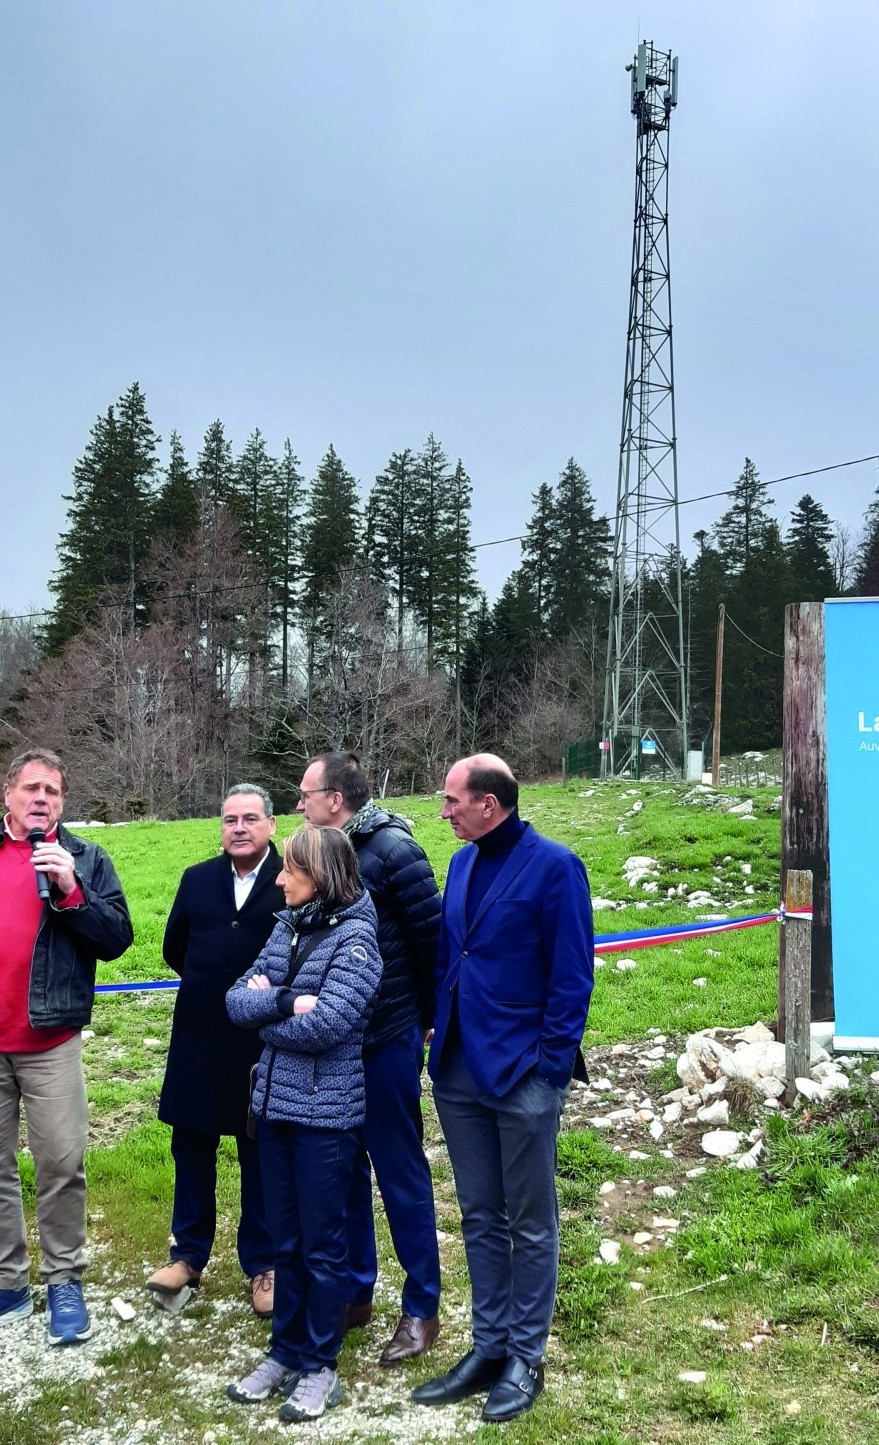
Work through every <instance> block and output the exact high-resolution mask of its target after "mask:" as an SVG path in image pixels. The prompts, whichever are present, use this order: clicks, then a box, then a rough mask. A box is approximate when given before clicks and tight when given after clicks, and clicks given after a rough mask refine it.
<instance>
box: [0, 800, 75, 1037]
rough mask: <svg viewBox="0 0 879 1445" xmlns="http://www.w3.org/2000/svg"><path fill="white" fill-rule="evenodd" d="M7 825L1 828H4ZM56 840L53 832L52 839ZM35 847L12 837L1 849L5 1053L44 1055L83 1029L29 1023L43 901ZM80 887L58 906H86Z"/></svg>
mask: <svg viewBox="0 0 879 1445" xmlns="http://www.w3.org/2000/svg"><path fill="white" fill-rule="evenodd" d="M0 827H2V824H0ZM48 836H49V837H50V838H53V837H54V836H55V833H54V830H53V832H52V833H51V834H49V835H48ZM32 853H33V848H32V847H31V845H30V843H29V842H28V840H27V839H26V838H24V839H22V840H19V839H18V838H12V837H10V835H9V834H8V833H7V834H6V837H5V838H4V840H3V843H2V846H0V911H2V920H3V927H2V942H0V1053H3V1054H39V1053H43V1052H45V1050H46V1049H54V1048H56V1047H57V1045H58V1044H63V1043H66V1042H67V1040H68V1039H72V1038H73V1035H74V1034H75V1033H78V1032H79V1030H78V1029H68V1028H59V1029H32V1028H31V1026H30V1024H29V1022H28V1013H27V999H28V987H29V984H30V977H31V960H32V958H33V953H34V944H35V943H36V939H37V932H38V930H39V927H40V921H41V919H42V916H43V900H42V899H41V898H40V895H39V894H38V893H37V885H36V873H35V872H34V866H33V863H32V862H31V855H32ZM84 902H85V897H84V896H83V892H82V889H81V888H80V886H79V884H78V883H77V885H76V887H75V888H74V890H73V892H72V893H71V894H70V895H69V896H68V897H67V898H65V899H64V900H63V901H62V902H61V903H60V904H58V907H60V908H75V907H77V905H78V904H81V903H84Z"/></svg>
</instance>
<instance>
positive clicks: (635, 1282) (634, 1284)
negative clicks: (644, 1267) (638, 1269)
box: [629, 1279, 644, 1289]
mask: <svg viewBox="0 0 879 1445" xmlns="http://www.w3.org/2000/svg"><path fill="white" fill-rule="evenodd" d="M643 1288H644V1286H643V1284H642V1283H641V1281H640V1280H639V1279H630V1280H629V1289H643Z"/></svg>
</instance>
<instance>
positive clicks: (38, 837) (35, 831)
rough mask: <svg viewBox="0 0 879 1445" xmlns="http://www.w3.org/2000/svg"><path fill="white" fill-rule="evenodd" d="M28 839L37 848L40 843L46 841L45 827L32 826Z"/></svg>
mask: <svg viewBox="0 0 879 1445" xmlns="http://www.w3.org/2000/svg"><path fill="white" fill-rule="evenodd" d="M27 841H28V842H29V843H30V845H31V847H32V848H36V846H37V844H38V843H45V841H46V834H45V831H44V829H42V828H31V830H30V832H29V833H28V835H27Z"/></svg>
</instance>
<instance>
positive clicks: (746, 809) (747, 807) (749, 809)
mask: <svg viewBox="0 0 879 1445" xmlns="http://www.w3.org/2000/svg"><path fill="white" fill-rule="evenodd" d="M729 811H730V812H731V813H738V814H739V816H740V817H748V816H749V815H750V814H751V813H753V811H754V804H753V803H752V802H751V799H750V798H746V799H745V801H744V802H743V803H737V804H736V806H735V807H734V808H730V809H729Z"/></svg>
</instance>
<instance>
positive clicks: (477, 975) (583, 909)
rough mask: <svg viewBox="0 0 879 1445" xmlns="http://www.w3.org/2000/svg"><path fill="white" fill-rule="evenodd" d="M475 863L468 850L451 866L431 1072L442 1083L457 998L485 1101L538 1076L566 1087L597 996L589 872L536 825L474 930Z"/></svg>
mask: <svg viewBox="0 0 879 1445" xmlns="http://www.w3.org/2000/svg"><path fill="white" fill-rule="evenodd" d="M476 854H477V849H476V847H475V845H473V844H470V845H469V846H468V847H466V848H462V849H461V850H460V851H459V852H457V853H456V854H455V855H454V857H453V858H452V861H451V864H450V866H449V876H448V879H447V881H446V889H445V894H444V896H443V912H442V926H441V931H440V946H439V960H438V965H437V1008H436V1022H435V1026H434V1028H435V1032H434V1037H433V1043H432V1045H431V1050H430V1058H429V1061H428V1072H429V1073H430V1076H431V1078H433V1079H435V1078H436V1077H437V1074H438V1072H439V1069H440V1064H441V1060H442V1053H443V1047H444V1045H445V1042H446V1036H447V1030H448V1027H449V1020H450V1017H451V1013H452V1008H453V1003H454V1000H455V996H456V995H457V1008H458V1019H459V1023H460V1030H461V1042H462V1045H463V1049H464V1055H465V1058H466V1060H467V1065H468V1067H469V1069H470V1072H471V1074H472V1075H473V1078H474V1080H475V1082H476V1084H477V1086H478V1088H479V1089H480V1091H481V1092H482V1093H484V1094H487V1095H490V1096H491V1097H492V1098H501V1097H503V1095H504V1094H506V1093H508V1092H509V1090H510V1089H512V1087H513V1086H514V1084H516V1083H517V1082H518V1080H519V1079H521V1078H522V1076H523V1075H524V1074H527V1073H529V1072H530V1070H532V1069H535V1070H536V1071H537V1073H538V1074H539V1075H540V1076H541V1077H542V1078H544V1079H546V1080H547V1081H548V1082H549V1083H551V1084H553V1085H555V1086H556V1088H564V1086H565V1085H566V1084H568V1083H569V1082H570V1079H571V1075H572V1073H573V1068H574V1059H575V1056H576V1053H577V1049H578V1047H579V1045H580V1042H581V1040H582V1038H583V1030H584V1028H585V1026H586V1015H587V1013H588V1012H589V998H590V995H591V993H592V982H593V955H594V938H593V931H592V903H591V901H590V898H589V881H588V879H587V877H586V869H585V868H584V867H583V864H582V862H581V861H580V859H579V858H578V857H576V855H575V854H574V853H572V852H571V851H570V849H569V848H565V847H563V846H562V844H561V843H554V842H553V841H552V840H551V839H549V838H543V837H542V836H541V835H540V834H539V833H536V832H535V831H534V828H533V827H532V826H531V824H530V823H528V824H527V825H526V828H525V832H524V833H523V834H522V837H521V838H520V839H519V842H518V843H517V844H516V846H515V848H514V849H513V851H512V853H511V854H510V856H509V858H508V859H507V860H506V862H505V863H504V865H503V867H502V868H501V870H500V872H499V874H498V876H497V877H496V879H495V880H494V883H493V884H492V886H491V888H489V890H488V892H487V893H486V895H485V897H484V898H483V900H482V902H481V904H480V906H479V910H478V912H477V914H476V917H475V918H474V919H473V923H472V924H471V926H470V927H469V928H468V926H467V909H466V903H467V885H468V882H469V878H470V873H471V871H472V869H473V864H474V862H475V859H476Z"/></svg>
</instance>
